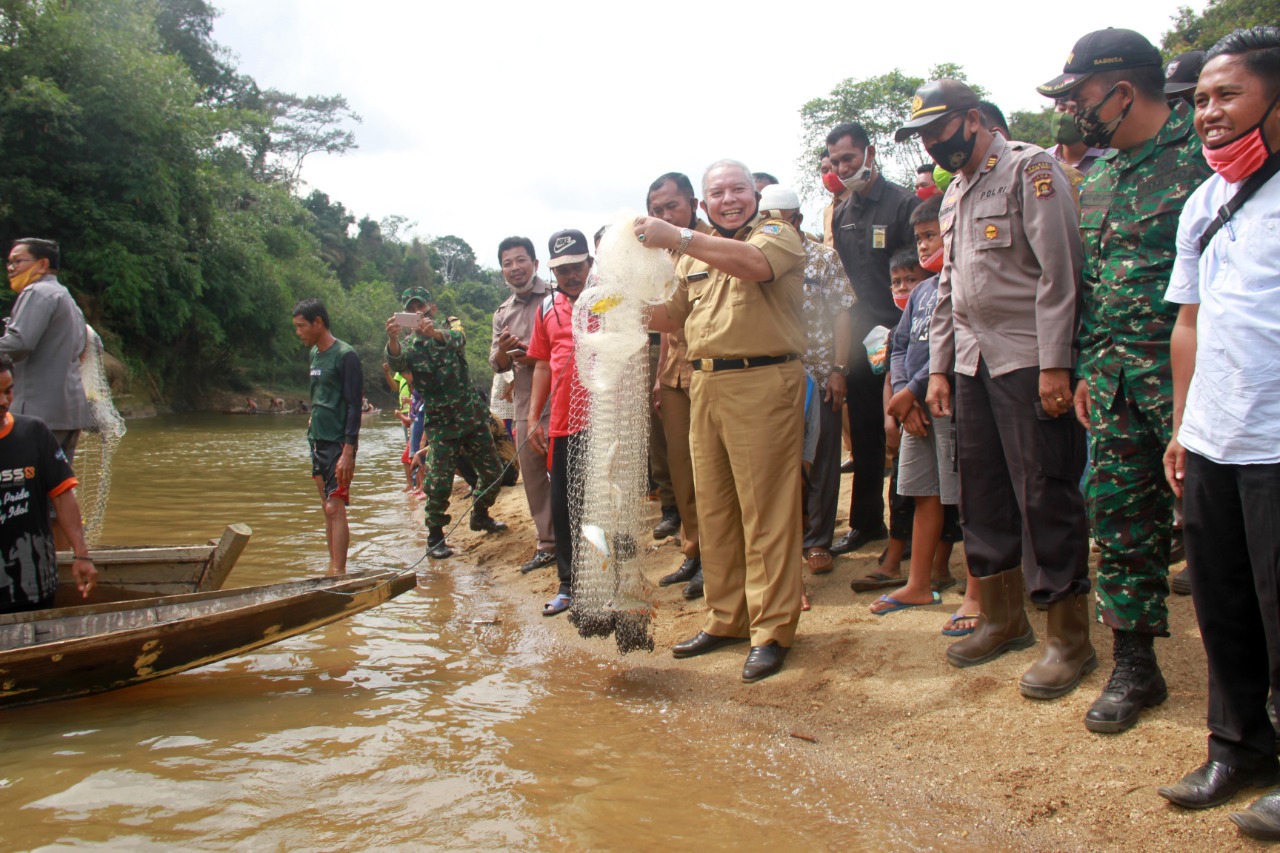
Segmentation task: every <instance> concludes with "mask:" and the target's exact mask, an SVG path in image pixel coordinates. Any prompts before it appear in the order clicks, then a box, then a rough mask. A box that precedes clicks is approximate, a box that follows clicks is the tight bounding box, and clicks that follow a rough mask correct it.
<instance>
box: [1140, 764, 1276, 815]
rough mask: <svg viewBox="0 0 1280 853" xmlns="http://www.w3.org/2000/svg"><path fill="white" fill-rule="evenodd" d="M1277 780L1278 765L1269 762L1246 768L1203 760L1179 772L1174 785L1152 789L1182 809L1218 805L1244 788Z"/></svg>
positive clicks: (1267, 785)
mask: <svg viewBox="0 0 1280 853" xmlns="http://www.w3.org/2000/svg"><path fill="white" fill-rule="evenodd" d="M1277 780H1280V768H1278V767H1277V765H1276V763H1275V760H1274V759H1273V760H1272V761H1271V763H1270V764H1268V765H1266V766H1264V767H1262V768H1258V769H1254V770H1246V769H1244V768H1242V767H1232V766H1231V765H1230V764H1223V763H1222V762H1221V761H1206V762H1205V763H1204V764H1202V765H1201V766H1200V767H1198V768H1197V769H1195V770H1192V771H1191V772H1190V773H1188V774H1187V775H1186V776H1183V777H1182V779H1181V780H1179V782H1178V783H1177V784H1176V785H1170V786H1168V787H1165V788H1161V789H1159V790H1158V791H1156V793H1157V794H1159V795H1160V796H1162V797H1164V798H1165V799H1166V800H1168V801H1169V802H1171V803H1173V804H1174V805H1178V806H1182V807H1183V808H1184V809H1209V808H1213V807H1214V806H1220V805H1222V804H1223V803H1225V802H1226V801H1227V800H1229V799H1231V798H1232V797H1234V796H1235V795H1236V794H1238V793H1240V792H1241V791H1243V790H1244V789H1245V788H1267V787H1270V786H1271V785H1274V784H1276V782H1277Z"/></svg>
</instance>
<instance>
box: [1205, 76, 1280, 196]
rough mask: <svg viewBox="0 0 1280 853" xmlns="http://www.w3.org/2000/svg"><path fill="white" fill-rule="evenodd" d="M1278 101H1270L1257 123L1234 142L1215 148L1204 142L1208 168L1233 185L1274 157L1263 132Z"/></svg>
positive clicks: (1279, 98)
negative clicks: (1263, 124) (1264, 125)
mask: <svg viewBox="0 0 1280 853" xmlns="http://www.w3.org/2000/svg"><path fill="white" fill-rule="evenodd" d="M1278 102H1280V96H1278V97H1277V98H1276V99H1275V100H1273V101H1272V102H1271V106H1269V107H1267V109H1266V111H1265V112H1263V114H1262V118H1260V119H1259V120H1258V123H1257V124H1255V125H1254V126H1253V127H1251V128H1249V129H1248V130H1246V131H1245V132H1244V133H1243V134H1241V135H1240V136H1237V137H1236V138H1235V139H1233V140H1232V141H1231V142H1227V143H1225V144H1223V145H1219V146H1217V147H1216V148H1210V147H1209V146H1208V145H1202V146H1201V150H1202V151H1203V152H1204V159H1205V161H1206V162H1207V163H1208V164H1209V168H1211V169H1213V171H1215V172H1217V173H1218V174H1219V175H1221V176H1222V179H1223V180H1225V181H1227V182H1228V183H1232V184H1238V183H1240V182H1241V181H1243V180H1244V179H1245V178H1247V177H1249V176H1250V175H1252V174H1253V173H1254V172H1256V171H1258V170H1259V169H1261V168H1262V164H1263V163H1265V162H1267V158H1268V157H1270V156H1271V150H1270V149H1269V148H1268V147H1267V139H1266V137H1265V136H1263V135H1262V123H1263V122H1264V121H1266V120H1267V116H1269V115H1271V111H1272V110H1273V109H1275V106H1276V104H1277V103H1278Z"/></svg>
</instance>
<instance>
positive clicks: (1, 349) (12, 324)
mask: <svg viewBox="0 0 1280 853" xmlns="http://www.w3.org/2000/svg"><path fill="white" fill-rule="evenodd" d="M58 256H59V252H58V244H57V243H55V242H54V241H53V240H43V239H40V238H36V237H24V238H22V239H21V240H18V241H16V242H15V243H14V244H13V248H12V249H11V250H10V252H9V287H10V289H11V290H13V291H14V292H16V293H17V294H18V299H17V301H15V302H14V303H13V312H12V314H10V316H9V323H8V326H7V327H6V328H5V332H4V335H3V336H0V353H5V354H7V355H8V356H9V357H10V358H12V359H13V362H14V364H13V405H12V407H11V410H12V411H13V412H14V413H15V414H19V415H28V416H32V417H37V418H40V419H41V420H42V421H44V422H45V424H46V425H47V426H48V427H49V429H50V430H52V431H53V436H54V438H55V439H56V440H57V442H58V446H59V447H61V448H62V452H63V454H64V455H65V456H66V457H67V460H68V461H69V462H74V460H75V453H76V443H77V442H78V440H79V438H80V430H82V429H85V428H87V427H89V426H90V425H91V424H92V418H91V416H90V414H89V402H88V400H87V399H85V394H84V384H83V383H82V381H81V379H80V356H81V355H82V354H83V353H84V346H85V340H86V332H85V325H84V314H83V313H81V311H80V308H79V306H77V305H76V301H75V299H74V298H72V296H71V293H70V292H69V291H68V290H67V288H66V287H64V286H63V285H62V284H61V283H59V281H58V275H57V273H58Z"/></svg>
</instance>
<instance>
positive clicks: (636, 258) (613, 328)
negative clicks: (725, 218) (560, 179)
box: [569, 214, 672, 654]
mask: <svg viewBox="0 0 1280 853" xmlns="http://www.w3.org/2000/svg"><path fill="white" fill-rule="evenodd" d="M634 222H635V216H634V215H632V214H624V215H619V216H618V217H617V218H616V219H615V220H614V222H613V224H612V225H611V226H610V227H609V229H608V231H607V232H606V233H605V235H604V238H603V239H602V240H601V242H600V249H599V251H598V253H597V256H596V266H595V272H594V274H593V276H592V278H591V280H590V281H589V282H588V283H587V286H586V287H585V288H584V289H583V291H582V294H581V295H580V296H579V297H578V301H577V302H576V303H574V308H573V335H574V353H575V357H576V360H577V371H578V378H579V380H580V383H581V385H580V387H577V386H575V388H574V389H573V399H572V401H571V404H570V409H571V411H573V410H575V409H576V410H577V412H578V413H580V415H581V416H582V417H583V418H584V423H585V425H586V429H585V430H584V431H583V432H582V433H580V438H579V444H578V447H577V448H576V449H577V452H576V453H575V455H574V456H573V457H572V458H570V460H569V463H570V464H569V515H570V521H571V524H572V527H573V531H574V537H573V606H572V609H571V610H570V611H569V618H570V621H572V622H573V624H574V625H575V626H576V627H577V629H578V633H579V634H581V635H582V636H584V637H607V636H609V635H610V634H613V636H614V639H615V640H616V641H617V644H618V650H619V651H620V652H622V653H623V654H626V653H627V652H630V651H634V650H636V649H647V650H649V651H652V650H653V635H652V618H653V614H654V611H653V606H652V604H651V603H650V595H651V589H650V587H649V585H648V583H647V581H646V580H645V578H644V575H643V574H642V573H641V571H640V568H639V565H638V563H637V562H636V561H635V558H636V556H637V544H636V543H637V542H639V541H641V536H642V535H643V533H644V529H645V527H646V524H647V519H646V515H645V506H646V495H647V492H648V478H649V475H648V461H649V394H650V389H649V356H648V342H649V337H648V331H647V329H646V325H645V308H646V306H648V305H650V304H653V303H656V302H660V301H662V300H663V298H664V291H665V289H666V287H667V285H668V284H669V283H670V282H671V280H672V262H671V258H670V256H669V255H668V254H667V253H666V252H663V251H660V250H656V249H646V248H645V247H644V246H643V245H642V244H641V243H640V242H639V241H637V240H636V237H635V232H634V230H633V223H634Z"/></svg>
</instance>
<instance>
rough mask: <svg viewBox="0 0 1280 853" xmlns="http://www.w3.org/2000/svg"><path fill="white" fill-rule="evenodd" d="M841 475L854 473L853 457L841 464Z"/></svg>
mask: <svg viewBox="0 0 1280 853" xmlns="http://www.w3.org/2000/svg"><path fill="white" fill-rule="evenodd" d="M840 473H841V474H852V473H853V458H852V457H850V458H849V459H846V460H844V461H843V462H841V463H840Z"/></svg>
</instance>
